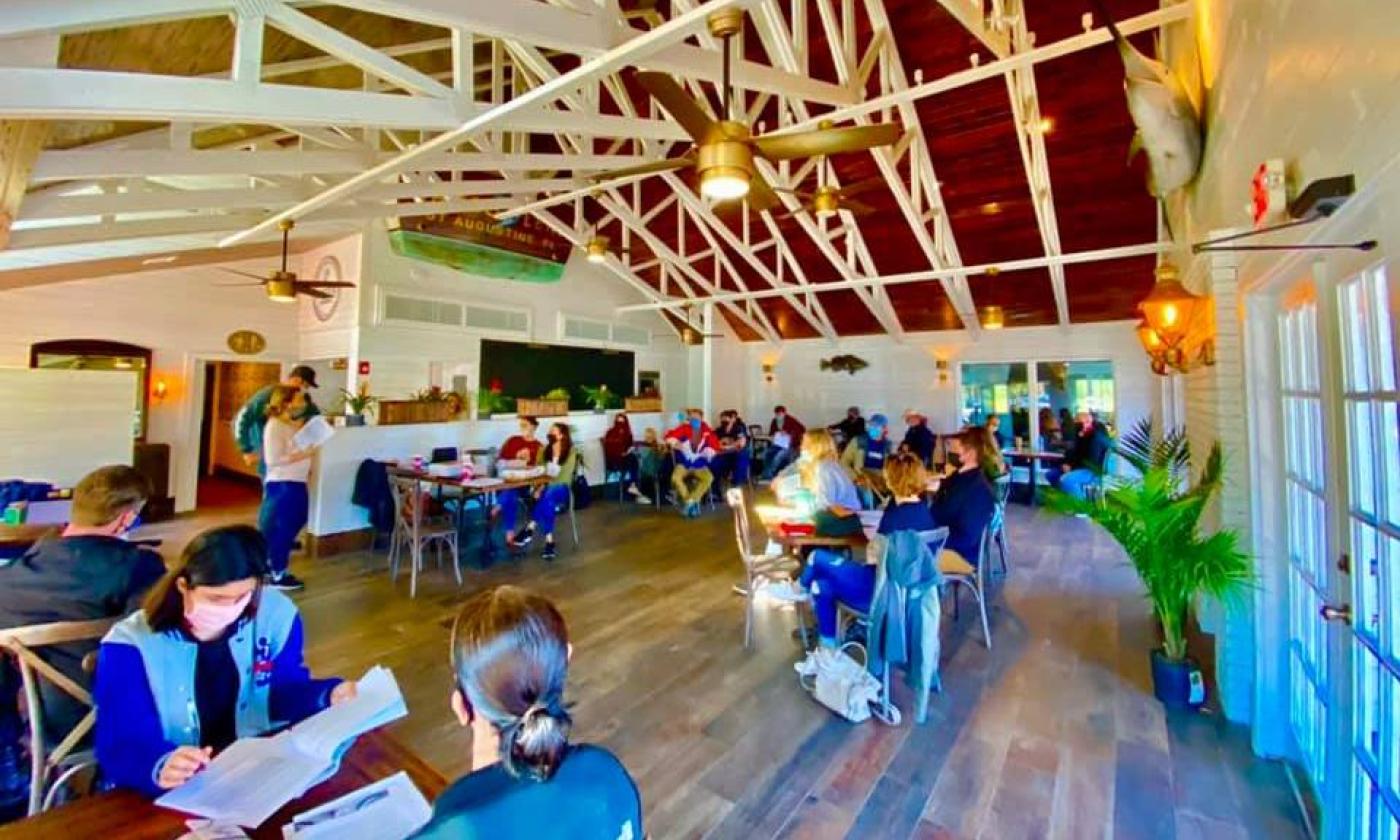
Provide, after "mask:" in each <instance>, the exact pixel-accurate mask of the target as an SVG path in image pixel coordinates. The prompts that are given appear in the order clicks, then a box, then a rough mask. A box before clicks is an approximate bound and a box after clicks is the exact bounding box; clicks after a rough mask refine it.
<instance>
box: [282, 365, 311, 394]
mask: <svg viewBox="0 0 1400 840" xmlns="http://www.w3.org/2000/svg"><path fill="white" fill-rule="evenodd" d="M293 376H295V377H296V378H297V379H300V380H301V381H302V382H305V383H306V385H307V387H309V388H316V387H318V386H317V385H316V371H315V370H313V369H312V368H311V367H310V366H308V365H297V366H296V367H294V368H292V372H291V373H289V374H287V378H288V379H291V378H292V377H293Z"/></svg>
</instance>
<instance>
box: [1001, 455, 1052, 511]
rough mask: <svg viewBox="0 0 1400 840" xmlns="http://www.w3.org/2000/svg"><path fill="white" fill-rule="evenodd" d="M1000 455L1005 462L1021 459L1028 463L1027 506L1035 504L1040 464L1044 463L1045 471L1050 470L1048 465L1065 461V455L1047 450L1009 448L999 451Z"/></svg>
mask: <svg viewBox="0 0 1400 840" xmlns="http://www.w3.org/2000/svg"><path fill="white" fill-rule="evenodd" d="M1001 455H1002V457H1003V458H1005V459H1006V460H1007V461H1011V460H1013V459H1016V458H1022V459H1024V460H1026V461H1028V462H1030V470H1031V482H1030V497H1029V498H1028V499H1027V500H1026V501H1027V504H1032V505H1033V504H1035V495H1036V490H1037V489H1039V487H1040V467H1041V464H1042V463H1045V464H1046V465H1047V466H1046V469H1050V468H1051V467H1050V466H1049V465H1052V464H1059V463H1060V462H1062V461H1064V460H1065V453H1063V452H1055V451H1053V450H1049V449H1014V448H1011V449H1003V450H1002V451H1001Z"/></svg>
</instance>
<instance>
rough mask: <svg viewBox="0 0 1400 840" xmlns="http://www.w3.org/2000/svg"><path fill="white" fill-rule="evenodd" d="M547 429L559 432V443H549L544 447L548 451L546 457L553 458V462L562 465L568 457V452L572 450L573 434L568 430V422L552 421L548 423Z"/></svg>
mask: <svg viewBox="0 0 1400 840" xmlns="http://www.w3.org/2000/svg"><path fill="white" fill-rule="evenodd" d="M549 429H550V431H552V432H558V433H559V443H558V445H557V446H556V445H555V444H549V445H548V446H547V447H546V449H547V451H548V452H549V454H548V455H547V456H546V457H548V458H550V459H551V460H553V461H554V463H556V464H559V465H560V466H563V464H564V462H565V461H566V460H568V458H569V453H570V452H573V451H574V436H573V434H572V433H571V432H570V431H569V424H568V423H553V424H551V425H550V427H549Z"/></svg>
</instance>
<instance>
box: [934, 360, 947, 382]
mask: <svg viewBox="0 0 1400 840" xmlns="http://www.w3.org/2000/svg"><path fill="white" fill-rule="evenodd" d="M933 366H934V368H935V369H936V370H937V371H938V384H939V385H947V384H948V360H947V359H935V360H934V362H933Z"/></svg>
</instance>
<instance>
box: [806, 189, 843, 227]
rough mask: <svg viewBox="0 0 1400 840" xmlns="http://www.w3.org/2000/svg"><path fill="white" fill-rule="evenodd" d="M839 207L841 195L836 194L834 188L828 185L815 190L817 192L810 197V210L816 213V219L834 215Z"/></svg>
mask: <svg viewBox="0 0 1400 840" xmlns="http://www.w3.org/2000/svg"><path fill="white" fill-rule="evenodd" d="M840 209H841V196H840V195H838V194H837V192H836V190H833V189H831V188H830V187H822V188H821V189H820V190H817V194H816V195H815V196H813V197H812V212H813V213H815V214H816V216H817V218H818V219H824V218H827V217H828V216H835V215H836V213H837V211H838V210H840Z"/></svg>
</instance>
